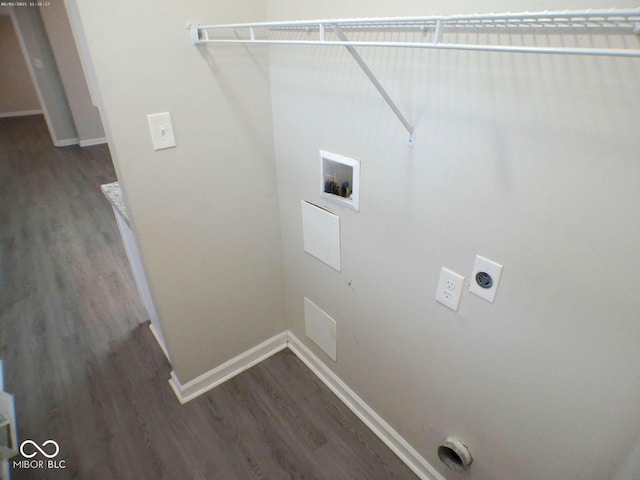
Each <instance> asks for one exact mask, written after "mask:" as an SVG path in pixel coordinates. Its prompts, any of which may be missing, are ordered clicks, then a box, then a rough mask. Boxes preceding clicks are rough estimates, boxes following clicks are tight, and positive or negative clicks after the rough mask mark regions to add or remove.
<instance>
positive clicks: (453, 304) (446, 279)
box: [436, 267, 464, 312]
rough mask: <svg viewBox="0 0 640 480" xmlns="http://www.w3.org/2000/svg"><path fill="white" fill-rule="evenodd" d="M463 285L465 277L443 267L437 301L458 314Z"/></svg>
mask: <svg viewBox="0 0 640 480" xmlns="http://www.w3.org/2000/svg"><path fill="white" fill-rule="evenodd" d="M463 285H464V277H463V276H462V275H458V274H457V273H456V272H452V271H451V270H449V269H448V268H445V267H442V268H441V269H440V279H439V280H438V289H437V290H436V300H437V301H438V302H440V303H441V304H443V305H444V306H445V307H449V308H450V309H451V310H453V311H454V312H457V311H458V307H459V306H460V297H461V296H462V287H463Z"/></svg>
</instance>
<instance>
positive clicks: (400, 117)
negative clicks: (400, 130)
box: [323, 25, 415, 147]
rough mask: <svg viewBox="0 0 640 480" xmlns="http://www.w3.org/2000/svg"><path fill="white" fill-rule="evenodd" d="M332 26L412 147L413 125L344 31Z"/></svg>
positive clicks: (413, 137) (413, 138)
mask: <svg viewBox="0 0 640 480" xmlns="http://www.w3.org/2000/svg"><path fill="white" fill-rule="evenodd" d="M323 27H324V26H323ZM332 27H333V30H334V31H335V32H336V36H337V37H338V38H339V39H340V40H341V41H343V42H345V48H346V49H347V50H348V51H349V53H350V54H351V56H352V57H353V59H354V60H355V61H356V63H357V64H358V66H359V67H360V68H361V69H362V71H363V72H364V73H365V75H366V76H367V78H369V80H371V83H373V86H374V87H376V90H378V93H380V95H381V96H382V98H383V99H384V101H385V102H387V105H389V107H390V108H391V110H393V113H394V114H395V115H396V117H398V120H400V123H402V125H403V126H404V128H405V129H406V130H407V132H408V133H409V141H408V145H409V146H410V147H413V146H414V145H415V132H414V130H413V126H412V125H411V123H409V120H407V118H406V117H405V116H404V115H403V114H402V112H401V111H400V109H399V108H398V106H397V105H396V104H395V102H394V101H393V99H392V98H391V97H390V96H389V94H388V93H387V91H386V90H385V89H384V87H383V86H382V84H381V83H380V82H379V81H378V78H377V77H376V76H375V74H374V73H373V72H372V71H371V69H370V68H369V66H368V65H367V63H366V62H365V61H364V59H363V58H362V57H361V56H360V54H359V53H358V51H357V50H356V49H355V47H353V46H351V45H348V42H349V39H348V38H347V36H346V35H345V34H344V32H343V31H342V30H340V27H338V25H332ZM323 30H324V28H323Z"/></svg>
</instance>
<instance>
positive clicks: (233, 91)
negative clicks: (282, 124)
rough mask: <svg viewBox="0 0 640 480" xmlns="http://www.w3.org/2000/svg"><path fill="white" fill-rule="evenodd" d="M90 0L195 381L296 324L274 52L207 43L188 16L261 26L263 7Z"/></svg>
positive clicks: (149, 258)
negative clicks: (284, 258) (196, 41)
mask: <svg viewBox="0 0 640 480" xmlns="http://www.w3.org/2000/svg"><path fill="white" fill-rule="evenodd" d="M77 4H78V7H79V8H78V11H79V14H80V18H81V20H82V23H83V26H84V31H85V33H86V38H87V41H88V47H89V52H90V54H91V57H92V63H93V66H94V70H95V78H96V79H97V87H98V88H99V90H100V97H101V99H102V100H101V102H102V104H103V105H102V106H101V110H102V113H103V120H104V121H105V124H106V130H107V132H108V136H109V141H110V142H109V143H110V148H111V151H112V153H113V156H114V161H115V165H116V168H117V171H118V177H119V179H120V181H121V184H122V185H123V187H124V190H125V192H126V194H127V201H128V206H129V208H130V212H131V216H132V220H133V226H134V230H135V231H136V234H137V237H138V243H139V245H140V247H141V248H140V251H141V254H142V257H143V261H144V263H145V267H146V270H147V274H148V275H147V277H148V279H149V283H150V286H151V290H152V292H153V295H154V298H155V303H156V306H157V309H158V313H159V315H160V317H161V320H162V326H163V330H164V336H165V340H166V342H167V347H168V349H169V352H170V355H171V359H172V362H173V367H174V369H175V371H176V373H177V375H178V377H179V379H180V381H181V382H182V383H185V382H187V381H189V380H191V379H193V378H194V377H196V376H198V375H200V374H202V373H204V372H206V371H208V370H209V369H211V368H213V367H216V366H218V365H220V364H221V363H223V362H224V361H226V360H228V359H230V358H231V357H233V356H235V355H238V354H240V353H242V352H244V351H246V350H248V349H249V348H251V347H253V346H255V345H257V344H258V343H260V342H261V341H263V340H265V339H267V338H269V337H271V336H273V335H275V334H277V333H279V332H281V331H282V330H283V329H284V326H285V325H284V311H283V283H282V270H281V260H280V238H279V228H278V201H277V193H276V189H275V184H276V179H275V164H274V159H273V143H272V124H271V117H272V115H271V103H270V95H269V92H270V90H269V69H268V63H267V54H266V53H267V52H266V50H265V49H257V50H252V51H251V52H250V53H249V52H246V51H245V50H244V49H233V48H232V49H228V50H223V51H215V52H214V51H213V50H208V49H207V48H201V49H198V48H195V47H194V46H193V45H191V43H190V40H189V35H188V31H187V30H186V29H185V22H186V21H188V20H195V21H197V20H201V21H204V20H206V19H216V21H221V22H232V21H239V20H243V19H253V20H261V19H262V18H263V17H264V4H263V3H262V2H261V1H259V0H241V1H237V2H235V1H234V2H224V3H222V4H221V3H220V2H210V1H207V0H189V1H184V2H161V3H159V2H155V1H152V0H143V1H137V2H129V1H123V0H119V1H111V2H94V1H92V0H80V1H78V2H77ZM141 19H148V20H150V21H141ZM163 111H169V112H171V115H172V119H173V125H174V129H175V136H176V141H177V148H175V149H170V150H163V151H158V152H155V151H153V149H152V144H151V139H150V135H149V129H148V126H147V118H146V115H147V114H148V113H157V112H163Z"/></svg>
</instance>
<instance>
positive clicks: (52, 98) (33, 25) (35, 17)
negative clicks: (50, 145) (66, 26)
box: [12, 7, 78, 145]
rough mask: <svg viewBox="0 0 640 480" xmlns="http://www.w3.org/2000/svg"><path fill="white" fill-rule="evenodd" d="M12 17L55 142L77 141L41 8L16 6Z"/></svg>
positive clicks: (59, 143) (62, 143) (63, 143)
mask: <svg viewBox="0 0 640 480" xmlns="http://www.w3.org/2000/svg"><path fill="white" fill-rule="evenodd" d="M12 17H13V18H14V19H15V23H14V25H15V26H16V30H17V31H18V35H19V37H20V36H21V37H22V40H23V42H24V43H23V44H22V45H21V46H23V47H24V49H26V52H27V54H26V57H27V59H28V62H29V64H30V69H31V71H32V72H33V78H34V82H36V84H37V91H38V95H39V99H40V103H41V105H42V106H43V109H44V110H45V119H46V120H47V124H48V126H49V132H50V133H51V137H52V140H53V142H54V144H55V145H65V144H69V143H73V142H77V137H78V134H77V132H76V128H75V125H74V123H73V116H72V115H71V110H70V109H69V103H68V101H67V97H66V94H65V92H64V88H63V86H62V81H61V79H60V73H59V72H58V68H57V66H56V62H55V58H54V57H53V52H52V51H51V46H50V45H49V41H48V39H47V34H46V32H45V29H44V25H43V24H42V18H41V17H40V13H39V11H38V9H37V8H30V7H13V10H12ZM38 61H39V62H40V65H41V66H39V65H38Z"/></svg>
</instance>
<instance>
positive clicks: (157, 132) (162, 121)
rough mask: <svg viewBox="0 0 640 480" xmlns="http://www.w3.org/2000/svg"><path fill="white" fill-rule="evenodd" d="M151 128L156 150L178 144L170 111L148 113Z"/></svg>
mask: <svg viewBox="0 0 640 480" xmlns="http://www.w3.org/2000/svg"><path fill="white" fill-rule="evenodd" d="M147 120H148V121H149V130H151V140H153V149H154V150H163V149H165V148H172V147H175V146H176V139H175V136H174V134H173V125H172V123H171V115H170V114H169V112H163V113H150V114H149V115H147Z"/></svg>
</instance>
